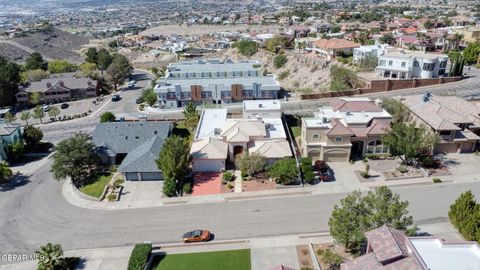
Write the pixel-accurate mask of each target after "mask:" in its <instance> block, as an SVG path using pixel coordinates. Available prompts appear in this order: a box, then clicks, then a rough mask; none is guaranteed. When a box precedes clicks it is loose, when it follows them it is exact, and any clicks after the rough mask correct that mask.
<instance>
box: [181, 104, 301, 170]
mask: <svg viewBox="0 0 480 270" xmlns="http://www.w3.org/2000/svg"><path fill="white" fill-rule="evenodd" d="M245 103H246V104H245ZM268 104H270V105H271V106H270V105H268ZM260 105H261V106H260ZM245 108H246V109H247V110H246V112H245V111H244V118H230V119H228V118H227V110H226V109H205V110H203V112H202V114H201V116H200V120H199V124H198V126H197V130H196V132H195V139H194V142H193V144H192V148H191V151H190V154H191V155H192V169H193V171H194V172H202V171H222V170H225V168H226V165H227V164H228V163H230V164H232V163H233V162H234V160H235V157H236V156H238V155H240V154H242V153H243V152H245V151H248V152H249V153H251V154H253V153H258V154H260V155H262V156H264V157H266V158H267V162H268V163H269V164H272V163H274V162H275V161H276V160H278V159H281V158H284V157H291V156H292V151H291V148H290V143H289V141H288V140H287V135H286V132H285V129H284V125H283V121H282V119H281V118H279V117H275V116H278V115H281V108H280V104H279V103H278V102H277V101H275V102H273V101H266V102H265V101H262V102H260V103H259V101H257V100H253V101H244V109H245ZM264 117H272V118H264Z"/></svg>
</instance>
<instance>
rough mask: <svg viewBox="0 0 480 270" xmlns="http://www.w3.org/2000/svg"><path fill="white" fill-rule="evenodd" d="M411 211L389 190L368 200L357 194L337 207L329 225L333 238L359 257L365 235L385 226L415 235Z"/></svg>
mask: <svg viewBox="0 0 480 270" xmlns="http://www.w3.org/2000/svg"><path fill="white" fill-rule="evenodd" d="M407 207H408V202H407V201H401V200H400V196H399V195H398V194H394V193H393V192H392V191H391V190H390V189H389V188H388V187H385V186H382V187H378V188H376V189H375V190H374V191H369V192H368V193H367V195H365V196H362V194H361V193H360V191H354V192H353V193H351V194H349V195H348V196H347V197H345V198H344V199H342V200H341V201H340V205H335V207H334V209H333V211H332V216H331V217H330V220H329V221H328V225H329V226H330V234H331V235H332V237H333V238H334V239H335V241H337V242H338V243H340V244H342V245H343V246H344V247H345V249H346V250H347V251H349V252H352V253H354V254H357V255H358V254H360V253H361V252H362V248H363V246H364V244H365V236H364V233H365V232H367V231H370V230H373V229H375V228H378V227H380V226H382V225H388V226H390V227H393V228H395V229H397V230H402V231H405V232H407V234H412V233H414V232H415V230H416V227H415V226H413V217H412V216H410V215H408V210H407Z"/></svg>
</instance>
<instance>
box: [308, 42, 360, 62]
mask: <svg viewBox="0 0 480 270" xmlns="http://www.w3.org/2000/svg"><path fill="white" fill-rule="evenodd" d="M358 47H360V44H358V43H355V42H353V41H350V40H346V39H341V38H331V39H318V40H316V41H314V42H313V48H312V50H313V51H314V52H316V53H318V54H319V55H321V56H322V57H324V58H326V59H327V60H329V61H331V60H334V59H335V58H336V57H337V56H339V55H352V54H353V49H355V48H358Z"/></svg>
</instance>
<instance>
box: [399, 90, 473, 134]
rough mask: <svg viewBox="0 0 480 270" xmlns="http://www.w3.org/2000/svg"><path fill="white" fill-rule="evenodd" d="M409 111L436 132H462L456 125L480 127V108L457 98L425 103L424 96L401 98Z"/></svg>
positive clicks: (444, 97) (433, 96) (442, 97)
mask: <svg viewBox="0 0 480 270" xmlns="http://www.w3.org/2000/svg"><path fill="white" fill-rule="evenodd" d="M401 101H402V103H404V104H405V105H406V106H407V107H408V109H409V110H410V111H411V112H412V113H414V114H415V115H416V116H417V117H418V118H420V119H421V120H422V121H424V122H425V123H426V124H427V125H429V126H430V127H432V128H433V129H435V130H460V128H459V127H458V126H457V125H455V124H456V123H457V124H461V123H473V126H474V127H480V116H479V114H480V107H479V106H476V105H474V104H472V103H469V102H468V101H466V100H464V99H462V98H460V97H456V96H436V95H432V96H431V98H430V99H429V100H428V101H427V102H425V101H424V100H423V95H413V96H405V97H402V98H401Z"/></svg>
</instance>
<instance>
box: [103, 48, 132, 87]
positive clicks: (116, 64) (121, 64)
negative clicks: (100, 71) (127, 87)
mask: <svg viewBox="0 0 480 270" xmlns="http://www.w3.org/2000/svg"><path fill="white" fill-rule="evenodd" d="M131 74H132V66H131V65H130V63H129V62H128V59H127V58H126V57H125V56H124V55H121V54H115V55H114V56H113V60H112V63H111V64H110V65H109V66H108V68H107V70H106V75H107V80H108V81H109V82H110V84H111V85H112V87H113V89H114V90H115V91H117V90H118V85H119V84H122V83H123V82H124V81H125V79H127V78H128V77H129V76H130V75H131Z"/></svg>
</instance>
